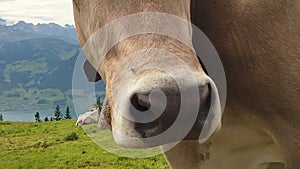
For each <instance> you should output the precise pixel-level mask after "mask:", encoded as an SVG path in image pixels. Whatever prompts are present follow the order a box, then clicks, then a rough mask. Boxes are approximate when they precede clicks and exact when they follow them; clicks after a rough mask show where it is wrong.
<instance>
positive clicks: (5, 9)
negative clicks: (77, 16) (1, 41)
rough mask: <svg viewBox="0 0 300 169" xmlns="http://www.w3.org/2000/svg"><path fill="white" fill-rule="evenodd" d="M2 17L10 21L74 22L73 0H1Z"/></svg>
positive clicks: (0, 16) (0, 10) (0, 15)
mask: <svg viewBox="0 0 300 169" xmlns="http://www.w3.org/2000/svg"><path fill="white" fill-rule="evenodd" d="M0 18H3V19H7V20H8V21H9V22H17V21H19V20H23V21H26V22H29V23H34V24H37V23H50V22H55V23H58V24H60V25H64V24H74V21H73V6H72V1H71V0H49V1H46V0H0Z"/></svg>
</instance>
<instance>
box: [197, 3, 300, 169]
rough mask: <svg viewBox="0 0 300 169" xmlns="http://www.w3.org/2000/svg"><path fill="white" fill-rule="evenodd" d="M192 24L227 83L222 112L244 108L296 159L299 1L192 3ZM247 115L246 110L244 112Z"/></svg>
mask: <svg viewBox="0 0 300 169" xmlns="http://www.w3.org/2000/svg"><path fill="white" fill-rule="evenodd" d="M194 3H195V6H197V7H196V8H195V11H194V13H193V22H194V23H195V24H196V25H197V26H199V27H200V28H201V29H202V30H203V31H204V33H205V34H206V35H207V36H208V37H209V38H210V40H211V41H212V42H213V44H214V46H215V47H216V49H217V50H218V52H219V54H220V56H221V59H222V62H223V65H224V68H225V71H226V75H227V82H228V100H227V105H226V107H227V110H226V111H225V115H226V114H227V113H232V112H236V113H239V114H240V113H241V112H240V111H231V112H229V108H232V109H234V110H248V112H249V113H251V116H254V117H255V120H256V121H253V123H252V124H256V125H258V127H260V128H261V129H262V130H264V131H265V132H267V133H269V134H270V136H271V137H273V139H274V141H275V142H277V143H278V144H279V145H280V147H281V148H282V149H283V151H284V152H285V159H286V160H287V161H289V162H288V164H289V165H290V166H289V165H288V166H287V168H293V167H294V168H296V167H298V166H299V165H300V164H299V160H297V159H299V158H300V144H299V143H300V99H299V95H300V85H299V84H300V76H299V73H300V56H299V54H300V18H299V15H297V13H299V12H300V5H299V4H300V1H299V0H274V1H259V0H254V1H248V0H245V1H239V0H225V1H217V0H198V1H194ZM246 112H247V111H245V113H246ZM239 114H235V115H236V116H242V115H239Z"/></svg>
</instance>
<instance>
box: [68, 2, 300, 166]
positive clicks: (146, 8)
mask: <svg viewBox="0 0 300 169" xmlns="http://www.w3.org/2000/svg"><path fill="white" fill-rule="evenodd" d="M73 4H74V15H75V21H76V27H77V33H78V37H79V40H80V43H81V45H82V46H84V45H85V44H86V43H87V42H88V40H89V38H90V37H91V36H92V35H93V34H94V33H95V32H96V31H97V30H98V29H100V28H102V27H104V25H105V24H108V23H110V22H112V21H114V20H115V19H118V18H121V17H123V16H126V15H130V14H135V13H139V12H161V13H167V14H172V15H175V16H178V17H180V18H182V19H184V20H186V21H188V22H189V21H190V22H192V23H194V24H195V25H197V26H198V27H199V28H201V30H202V31H203V32H204V33H205V34H206V35H207V36H208V37H209V38H210V40H211V41H212V43H213V44H214V46H215V47H216V49H217V51H218V52H219V54H220V57H221V60H222V62H223V65H224V68H225V73H226V78H227V82H228V84H227V85H228V98H227V103H226V107H225V111H224V114H223V117H222V127H221V129H220V130H215V129H216V127H217V126H219V127H220V124H219V123H218V124H213V125H211V128H210V130H209V132H208V133H206V135H205V142H204V143H203V144H199V142H198V141H197V140H194V139H196V138H198V137H197V134H198V135H199V131H200V130H201V129H202V127H203V123H204V121H205V120H206V118H205V117H203V116H201V115H198V116H197V122H199V123H197V124H196V123H195V125H194V126H193V128H192V129H191V131H190V133H189V134H188V135H187V136H186V138H185V141H182V142H180V143H179V144H178V145H177V146H176V147H174V148H172V149H171V150H169V151H167V152H166V153H165V155H166V158H167V159H168V161H169V164H170V166H171V167H172V168H201V169H215V168H223V169H241V168H243V169H283V168H286V169H297V168H298V167H299V166H300V162H299V159H300V112H299V111H300V102H299V94H300V87H299V86H300V85H299V84H300V76H299V72H300V63H299V62H300V59H299V53H300V23H299V22H300V18H299V15H298V14H299V12H300V11H299V9H300V0H274V1H259V0H252V1H248V0H221V1H220V0H219V1H217V0H192V2H191V1H188V0H186V1H185V0H145V1H141V0H126V1H125V0H115V1H112V0H102V1H98V0H73ZM144 19H145V21H146V22H147V17H145V18H144ZM188 22H187V24H186V26H184V25H183V26H179V27H178V28H177V27H176V28H175V27H174V29H180V31H181V32H182V36H184V37H187V38H186V39H187V40H188V41H190V42H192V37H191V35H192V33H191V29H190V25H189V24H188ZM146 25H147V24H146ZM121 26H122V25H121ZM162 29H163V28H162ZM122 30H123V31H122V32H114V29H112V30H111V32H110V33H109V34H108V35H107V36H105V37H103V41H101V42H95V41H94V42H95V44H94V45H95V46H97V45H99V46H101V45H103V43H107V42H109V38H110V37H115V36H118V35H119V34H122V33H124V32H126V31H130V29H129V27H128V25H123V26H122ZM170 31H171V30H170ZM188 43H189V42H188ZM95 46H94V48H95ZM149 48H160V49H163V50H164V51H168V52H171V53H175V54H176V57H177V58H179V59H180V60H181V61H183V63H184V64H185V65H187V66H188V67H183V66H182V65H179V66H177V65H176V64H174V63H176V62H172V61H173V60H176V58H175V57H174V58H173V59H172V58H170V57H163V56H162V57H155V53H154V54H153V53H151V52H147V50H144V51H143V52H142V53H140V54H139V55H138V56H139V57H136V58H134V57H133V58H132V57H131V56H132V55H133V54H134V53H135V52H136V51H140V50H143V49H149ZM86 52H90V51H86ZM160 54H161V53H160ZM87 56H88V59H89V61H90V62H91V64H92V65H93V66H94V67H95V68H96V70H97V71H98V72H99V74H100V75H101V77H102V78H103V80H104V82H105V83H106V85H107V93H106V94H107V100H108V101H107V103H108V104H107V105H106V106H105V107H108V108H109V110H110V111H109V112H107V113H108V114H109V118H107V119H106V120H107V122H108V123H109V125H111V126H112V131H113V134H114V139H115V141H116V143H117V144H119V145H122V146H126V147H134V148H137V147H151V146H156V145H163V144H167V143H171V142H173V141H180V140H178V138H176V137H175V138H172V139H170V140H168V139H166V140H162V142H155V143H152V142H143V141H140V140H141V139H142V138H147V137H152V136H155V135H159V134H161V133H163V131H165V130H166V129H167V128H168V127H170V126H171V125H172V124H171V123H172V122H174V120H175V119H176V115H177V114H176V112H177V110H178V109H180V108H179V106H178V105H179V104H180V99H179V98H178V97H176V96H177V95H178V94H179V93H180V92H179V91H178V86H176V82H175V81H174V79H172V78H170V76H168V75H167V74H166V73H164V72H160V71H154V70H152V71H150V70H148V71H139V70H143V66H145V65H147V64H151V65H163V66H165V67H167V68H170V70H171V71H172V70H173V71H174V72H176V73H179V75H177V77H179V78H182V79H183V80H186V81H188V83H186V85H183V87H184V88H185V89H184V90H185V91H189V88H195V87H196V88H198V89H199V91H200V92H199V96H200V100H202V102H201V104H200V106H199V107H200V112H201V111H203V110H205V109H206V108H207V107H210V108H212V107H214V106H217V104H216V102H218V100H214V99H211V95H212V94H214V93H216V89H215V88H214V84H213V82H212V81H210V80H207V79H209V78H208V77H207V76H205V74H204V71H203V68H202V67H201V65H200V63H199V61H198V60H197V56H196V54H195V52H194V50H193V49H191V48H190V47H189V46H188V45H186V44H184V43H182V42H180V41H178V40H176V39H174V38H170V37H166V36H163V35H158V34H151V33H150V34H149V33H148V34H139V35H135V36H132V37H130V38H127V39H125V40H122V41H121V42H120V43H118V44H117V45H115V46H114V47H113V48H112V49H111V50H109V52H108V53H107V54H106V55H105V56H104V57H103V58H101V62H100V61H98V60H97V57H99V58H100V57H101V56H92V54H90V55H89V54H87ZM133 56H134V55H133ZM129 57H130V59H131V60H130V62H128V61H126V59H128V58H129ZM95 58H96V60H95ZM95 62H97V64H94V63H95ZM98 62H99V65H98ZM123 62H125V67H124V65H123V64H124V63H123ZM120 66H121V67H122V68H125V69H124V70H119V69H118V68H119V67H120ZM186 71H187V72H191V75H193V76H195V77H196V78H195V79H196V82H195V81H193V80H189V78H188V76H184V73H183V74H180V72H186ZM131 74H135V75H134V76H132V75H131ZM115 76H116V77H115ZM128 77H129V79H128ZM131 77H134V79H131ZM126 80H128V81H130V82H134V83H133V84H134V85H132V83H130V84H131V85H129V88H127V89H131V90H130V92H128V95H127V96H126V98H120V97H115V96H114V95H113V93H114V92H116V90H117V91H118V92H119V91H124V89H123V88H124V87H123V86H122V85H123V84H127V83H125V81H126ZM112 82H114V83H116V84H112ZM127 87H128V86H127ZM153 89H160V90H162V91H163V92H165V93H166V98H167V100H168V102H167V103H166V105H165V106H166V109H165V111H164V112H163V114H162V115H161V116H160V117H159V120H158V121H155V123H153V122H152V123H151V122H150V123H134V122H132V121H130V120H128V119H125V118H123V117H121V116H119V115H118V112H117V111H118V110H117V108H116V107H118V106H121V108H122V111H124V112H127V113H128V112H129V113H130V111H131V109H130V106H129V105H128V99H129V103H132V104H133V106H134V107H135V108H136V109H139V110H141V111H146V110H147V109H149V107H150V106H149V105H151V103H152V102H151V101H149V98H150V100H151V97H150V96H149V95H150V94H149V93H151V90H153ZM191 98H192V99H193V100H197V98H196V96H193V95H192V96H191ZM126 99H127V100H126ZM124 100H125V101H124ZM209 100H211V101H210V104H208V105H207V103H209ZM154 101H155V97H154ZM203 101H204V102H203ZM150 102H151V103H150ZM121 103H122V104H121ZM123 103H124V104H123ZM120 104H121V105H120ZM190 104H191V103H190ZM196 104H199V103H196ZM115 105H118V106H115ZM174 112H175V113H174ZM212 113H213V114H214V115H215V117H218V116H220V112H212ZM200 114H201V113H200ZM216 119H218V118H216ZM217 122H218V121H217ZM212 132H214V134H213V135H212ZM118 133H121V134H118ZM211 135H212V136H211ZM128 137H131V138H132V137H134V138H136V139H134V140H130V139H128ZM208 138H209V139H208ZM207 139H208V140H207ZM188 140H189V141H188ZM193 140H194V141H193ZM162 148H163V149H165V148H167V145H164V146H162Z"/></svg>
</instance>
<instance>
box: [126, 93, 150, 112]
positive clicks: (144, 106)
mask: <svg viewBox="0 0 300 169" xmlns="http://www.w3.org/2000/svg"><path fill="white" fill-rule="evenodd" d="M130 101H131V104H132V105H133V107H134V108H136V109H137V110H138V111H143V112H144V111H147V110H149V108H150V106H151V104H150V101H149V95H148V94H142V93H136V94H134V95H133V96H132V97H131V99H130Z"/></svg>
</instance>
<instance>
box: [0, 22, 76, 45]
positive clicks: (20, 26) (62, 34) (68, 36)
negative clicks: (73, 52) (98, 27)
mask: <svg viewBox="0 0 300 169" xmlns="http://www.w3.org/2000/svg"><path fill="white" fill-rule="evenodd" d="M44 37H49V38H56V39H61V40H64V41H67V42H69V43H72V44H78V40H77V37H76V30H75V27H74V26H73V25H68V24H66V25H65V26H64V27H62V26H60V25H58V24H55V23H49V24H37V25H34V24H32V23H26V22H24V21H19V22H17V23H16V24H14V25H7V22H6V20H4V19H1V18H0V39H1V41H6V42H15V41H20V40H26V39H34V38H44Z"/></svg>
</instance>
